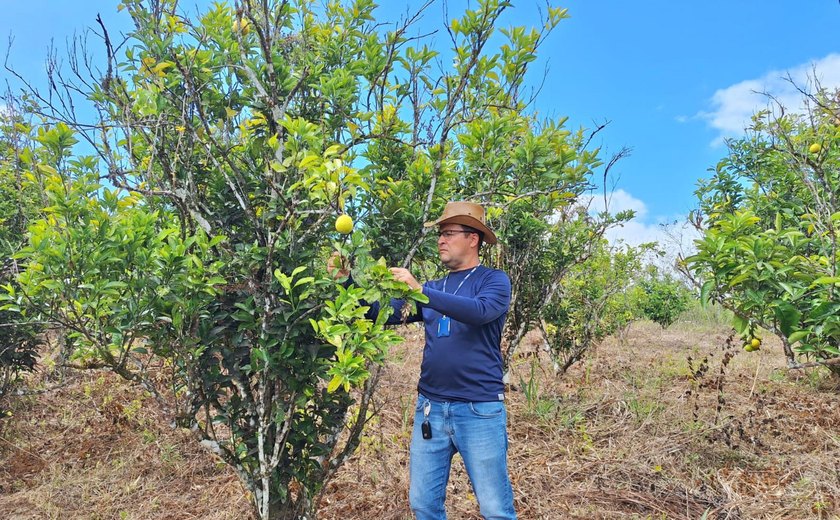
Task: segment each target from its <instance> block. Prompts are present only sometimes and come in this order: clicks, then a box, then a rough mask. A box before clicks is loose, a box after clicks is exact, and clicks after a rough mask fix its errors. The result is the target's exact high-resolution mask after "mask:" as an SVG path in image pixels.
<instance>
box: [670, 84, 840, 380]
mask: <svg viewBox="0 0 840 520" xmlns="http://www.w3.org/2000/svg"><path fill="white" fill-rule="evenodd" d="M802 94H803V102H804V106H805V110H804V112H790V111H788V108H787V107H784V106H782V105H781V104H779V103H778V102H775V101H773V104H772V109H770V110H766V111H762V112H759V113H758V114H756V116H755V117H754V118H753V124H752V126H751V128H750V129H749V133H748V135H747V136H746V137H744V138H742V139H738V140H733V141H730V142H729V154H728V155H727V156H726V157H724V158H723V159H722V160H721V161H720V162H719V163H718V165H717V168H716V169H715V172H714V175H713V176H712V177H711V178H710V179H708V180H707V181H704V182H703V183H702V184H701V185H700V188H699V189H698V190H697V196H698V199H699V209H698V210H697V211H696V212H695V213H694V215H693V221H694V223H695V225H696V226H697V228H698V229H700V230H701V231H702V232H703V237H702V238H701V239H700V240H698V241H697V242H696V244H697V254H695V255H693V256H691V257H689V258H687V259H686V264H685V271H686V272H688V273H689V274H691V275H692V276H693V277H694V279H695V280H696V283H697V284H698V287H702V297H703V298H704V299H706V300H708V299H712V300H715V301H717V302H720V303H721V304H722V305H723V306H725V307H726V308H729V309H731V310H732V311H733V312H734V314H735V328H736V330H737V331H738V332H739V333H741V335H742V337H743V338H744V340H745V341H747V342H751V341H752V340H753V339H759V342H760V338H757V336H758V334H759V330H760V329H766V330H768V331H770V332H771V333H773V334H776V335H777V336H778V337H779V338H780V339H781V341H782V345H783V348H784V353H785V356H786V358H787V362H788V366H789V367H791V368H796V367H801V366H807V365H808V364H807V363H806V364H805V365H803V364H800V362H799V361H798V359H797V356H796V353H797V352H798V353H799V354H800V355H801V356H803V357H805V358H806V359H811V360H813V361H812V362H813V363H816V364H822V365H826V366H828V367H829V368H830V369H831V370H833V371H834V372H835V373H837V372H838V370H840V368H838V367H840V364H838V362H839V361H840V359H838V355H840V350H838V344H840V322H839V321H838V319H839V318H838V314H837V311H838V310H840V304H839V303H838V302H837V296H836V293H837V284H838V282H840V277H838V275H837V269H838V263H837V245H838V244H837V231H838V228H837V225H838V220H839V219H838V217H840V213H838V211H840V206H838V193H840V192H838V186H840V179H839V178H838V174H840V154H838V142H840V119H838V114H840V97H838V96H839V95H840V93H838V92H837V91H834V92H832V91H827V90H823V89H819V88H817V89H816V90H815V92H813V93H808V92H805V91H802ZM771 101H772V100H771Z"/></svg>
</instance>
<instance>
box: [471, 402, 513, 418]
mask: <svg viewBox="0 0 840 520" xmlns="http://www.w3.org/2000/svg"><path fill="white" fill-rule="evenodd" d="M470 411H471V412H472V413H473V414H474V415H475V416H476V417H484V418H486V419H492V418H494V417H499V416H500V415H502V414H503V413H504V411H505V403H503V402H501V401H486V402H472V403H470Z"/></svg>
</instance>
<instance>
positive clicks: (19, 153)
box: [0, 95, 41, 418]
mask: <svg viewBox="0 0 840 520" xmlns="http://www.w3.org/2000/svg"><path fill="white" fill-rule="evenodd" d="M3 106H4V108H3V109H2V110H0V262H2V263H0V285H3V286H7V285H8V286H9V287H15V285H16V282H15V277H16V275H17V274H18V272H19V266H18V264H17V262H16V261H15V259H14V258H13V256H14V255H15V254H16V253H17V252H18V251H19V250H20V249H21V248H22V247H23V245H24V243H25V241H26V228H27V226H28V224H29V222H30V221H31V220H32V218H33V217H34V216H35V214H36V209H37V207H38V206H39V204H38V202H39V199H38V197H37V196H38V193H37V190H33V189H31V187H28V186H27V184H26V183H25V181H24V171H25V168H24V167H23V163H24V161H25V160H26V153H27V147H28V145H29V143H30V142H31V139H32V135H31V132H32V126H31V124H30V122H29V121H27V119H26V117H25V114H26V112H27V107H26V104H25V103H24V102H23V101H22V100H19V99H15V98H13V97H12V96H10V95H9V96H6V98H5V99H4V105H3ZM40 331H41V326H40V324H35V323H31V322H25V321H24V320H22V319H21V317H20V316H19V315H18V313H16V312H14V311H9V310H0V418H3V416H4V415H5V414H6V413H7V410H5V407H6V406H8V403H7V402H6V400H5V397H6V396H7V395H8V392H9V390H10V389H11V387H12V386H13V385H14V384H15V383H16V382H18V380H19V378H20V376H21V375H22V373H23V372H31V371H33V370H34V368H35V363H36V358H37V356H38V351H39V348H40V346H41V339H40V337H39V332H40Z"/></svg>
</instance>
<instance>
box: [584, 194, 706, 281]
mask: <svg viewBox="0 0 840 520" xmlns="http://www.w3.org/2000/svg"><path fill="white" fill-rule="evenodd" d="M582 202H588V203H589V211H590V213H596V212H600V211H603V210H604V194H603V193H600V194H594V195H592V196H590V197H589V198H588V199H584V200H583V201H582ZM607 203H608V205H609V211H610V213H612V214H616V213H618V212H619V211H624V210H628V209H631V210H634V211H635V212H636V215H635V216H634V217H633V219H632V220H630V221H628V222H625V223H624V225H622V226H616V227H613V228H610V229H608V230H607V232H606V235H605V236H606V238H607V240H609V241H610V243H611V244H613V245H619V244H626V245H629V246H638V245H641V244H646V243H649V242H656V243H658V244H659V246H658V247H657V249H658V250H661V251H662V252H663V253H664V254H663V256H662V257H660V258H657V259H655V261H654V263H656V264H657V265H659V266H660V267H662V268H665V269H671V268H673V266H674V263H675V261H676V259H677V257H678V256H682V257H686V256H689V255H692V254H693V253H694V251H695V248H694V240H695V239H697V238H699V237H700V233H699V232H698V231H697V230H696V229H695V228H694V227H693V226H692V225H690V224H689V223H688V221H687V219H686V215H675V216H672V217H669V218H667V217H664V216H658V217H656V218H648V208H647V205H646V204H645V202H644V201H642V200H640V199H637V198H636V197H634V196H633V195H632V194H630V193H628V192H626V191H624V190H616V191H614V192H611V193H608V194H607Z"/></svg>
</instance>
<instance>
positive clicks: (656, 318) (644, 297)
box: [637, 266, 692, 329]
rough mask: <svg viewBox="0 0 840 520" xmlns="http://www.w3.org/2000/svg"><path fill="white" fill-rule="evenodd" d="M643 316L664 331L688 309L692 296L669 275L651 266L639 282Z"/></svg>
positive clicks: (639, 301) (640, 306) (639, 300)
mask: <svg viewBox="0 0 840 520" xmlns="http://www.w3.org/2000/svg"><path fill="white" fill-rule="evenodd" d="M637 286H638V288H639V297H638V305H639V310H640V312H641V315H642V316H644V317H645V318H647V319H649V320H651V321H653V322H654V323H658V324H659V325H660V326H661V327H662V328H663V329H665V328H667V327H669V326H670V325H671V324H672V323H674V322H675V321H676V320H677V318H679V317H680V315H681V314H682V313H683V312H685V311H686V310H687V309H688V306H689V304H690V303H691V299H692V295H691V291H690V290H689V289H688V287H686V286H685V284H684V283H682V282H681V281H680V280H678V279H676V278H675V277H674V276H673V275H671V274H669V273H662V272H661V271H659V270H658V269H657V268H655V267H654V266H649V267H648V269H647V270H646V273H645V276H643V277H641V279H640V280H638V281H637Z"/></svg>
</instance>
